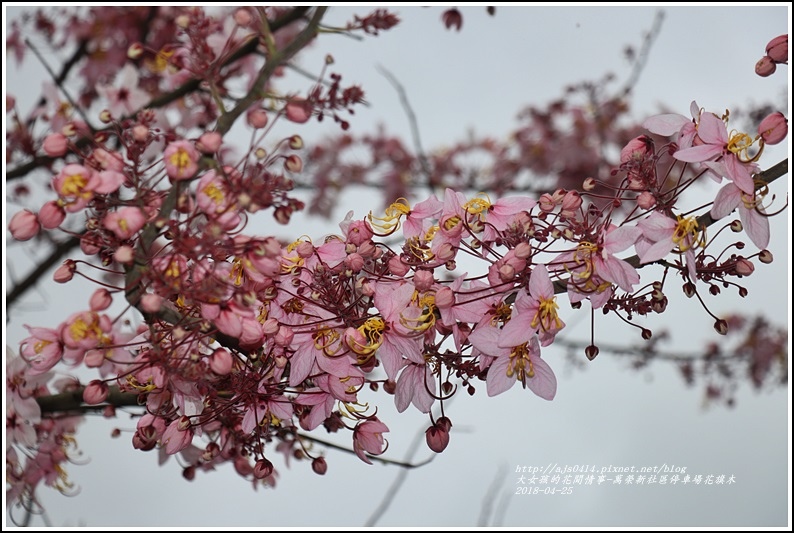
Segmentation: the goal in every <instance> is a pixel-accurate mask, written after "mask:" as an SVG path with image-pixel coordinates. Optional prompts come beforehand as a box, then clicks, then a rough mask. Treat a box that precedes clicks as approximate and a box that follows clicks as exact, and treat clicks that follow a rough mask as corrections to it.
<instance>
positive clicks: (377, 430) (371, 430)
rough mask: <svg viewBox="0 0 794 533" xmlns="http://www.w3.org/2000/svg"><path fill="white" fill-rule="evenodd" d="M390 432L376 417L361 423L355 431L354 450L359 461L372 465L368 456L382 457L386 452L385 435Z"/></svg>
mask: <svg viewBox="0 0 794 533" xmlns="http://www.w3.org/2000/svg"><path fill="white" fill-rule="evenodd" d="M388 431H389V427H388V426H387V425H386V424H384V423H383V422H381V421H380V420H378V419H377V418H376V417H373V418H370V419H369V420H366V421H364V422H361V423H359V424H358V425H357V426H356V428H355V429H354V430H353V450H354V451H355V452H356V455H358V457H359V459H361V460H362V461H364V462H365V463H368V464H372V461H370V460H369V458H368V457H367V455H366V454H370V455H381V454H382V453H383V452H385V451H386V449H385V446H386V442H385V440H384V438H383V434H384V433H388Z"/></svg>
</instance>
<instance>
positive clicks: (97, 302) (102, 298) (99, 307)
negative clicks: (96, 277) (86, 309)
mask: <svg viewBox="0 0 794 533" xmlns="http://www.w3.org/2000/svg"><path fill="white" fill-rule="evenodd" d="M112 303H113V297H112V296H111V295H110V291H108V290H107V289H105V288H104V287H103V288H99V289H97V290H96V291H94V294H92V295H91V300H89V305H90V307H91V310H92V311H104V310H105V309H107V308H108V307H110V304H112Z"/></svg>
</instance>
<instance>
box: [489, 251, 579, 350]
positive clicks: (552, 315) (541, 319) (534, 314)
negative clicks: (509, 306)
mask: <svg viewBox="0 0 794 533" xmlns="http://www.w3.org/2000/svg"><path fill="white" fill-rule="evenodd" d="M556 300H557V298H556V296H555V294H554V285H552V283H551V280H550V279H549V272H548V270H547V269H546V265H536V266H535V268H534V269H532V273H531V274H530V275H529V293H527V292H525V291H521V292H519V293H518V296H516V301H515V304H514V307H513V314H512V316H511V318H510V321H509V322H508V323H507V324H505V327H504V328H503V329H502V332H501V335H500V338H499V346H500V347H511V346H519V345H520V344H521V343H524V342H527V341H529V340H530V337H531V336H532V334H533V333H535V332H537V333H538V334H539V336H540V344H541V346H548V345H549V344H551V343H552V342H553V341H554V337H555V336H556V335H557V332H558V331H560V330H561V329H562V328H564V327H565V322H563V321H562V319H561V318H560V317H559V315H558V314H557V309H558V308H559V306H558V305H557V302H556Z"/></svg>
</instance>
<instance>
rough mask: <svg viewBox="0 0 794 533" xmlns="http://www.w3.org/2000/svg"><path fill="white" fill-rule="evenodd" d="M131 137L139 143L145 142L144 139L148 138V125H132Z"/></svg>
mask: <svg viewBox="0 0 794 533" xmlns="http://www.w3.org/2000/svg"><path fill="white" fill-rule="evenodd" d="M132 138H133V139H134V140H135V141H136V142H139V143H142V142H146V139H148V138H149V127H148V126H144V125H143V124H136V125H135V126H133V127H132Z"/></svg>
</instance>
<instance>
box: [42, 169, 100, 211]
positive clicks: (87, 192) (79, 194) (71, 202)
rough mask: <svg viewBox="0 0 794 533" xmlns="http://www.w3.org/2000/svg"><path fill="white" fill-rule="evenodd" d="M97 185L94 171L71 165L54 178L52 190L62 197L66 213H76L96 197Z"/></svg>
mask: <svg viewBox="0 0 794 533" xmlns="http://www.w3.org/2000/svg"><path fill="white" fill-rule="evenodd" d="M97 183H98V180H97V178H96V177H95V176H94V172H93V171H92V170H90V169H88V168H86V167H84V166H82V165H76V164H69V165H66V166H65V167H63V169H62V170H61V171H60V172H59V173H58V174H57V175H56V176H55V177H54V178H53V180H52V188H53V189H54V190H55V192H57V193H58V195H59V196H60V197H61V200H62V202H61V203H62V205H63V206H64V208H65V209H66V211H68V212H69V213H76V212H77V211H80V210H81V209H83V208H84V207H85V206H86V205H88V202H89V201H90V200H91V199H92V198H93V197H94V186H95V185H97Z"/></svg>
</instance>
